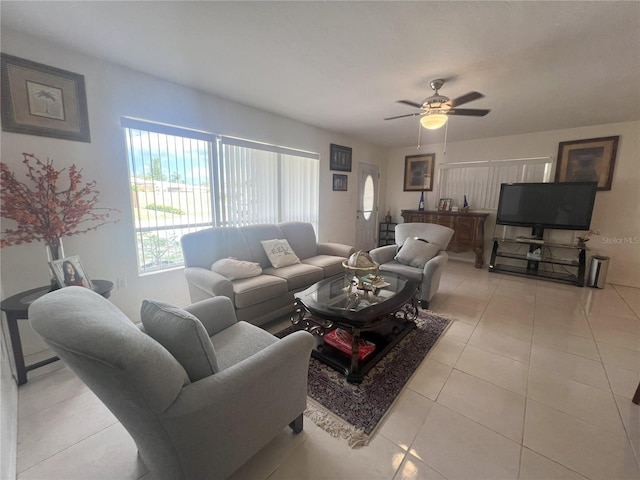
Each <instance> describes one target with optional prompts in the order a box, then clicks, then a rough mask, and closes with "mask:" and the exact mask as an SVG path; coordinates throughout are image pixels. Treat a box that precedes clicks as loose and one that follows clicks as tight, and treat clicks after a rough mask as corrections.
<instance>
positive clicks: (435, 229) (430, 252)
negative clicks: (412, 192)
mask: <svg viewBox="0 0 640 480" xmlns="http://www.w3.org/2000/svg"><path fill="white" fill-rule="evenodd" d="M454 233H455V232H454V230H453V229H451V228H449V227H445V226H442V225H436V224H434V223H399V224H398V225H396V228H395V239H396V245H385V246H383V247H378V248H374V249H373V250H371V251H370V252H369V254H370V255H371V258H372V259H373V260H374V261H375V262H377V263H379V264H380V272H381V274H382V275H383V276H384V272H385V271H387V272H393V273H398V274H400V275H404V276H405V277H409V278H413V279H415V280H418V281H420V282H421V284H420V292H419V294H418V300H419V301H420V306H421V307H422V308H429V302H430V301H431V299H432V298H433V296H434V295H435V294H436V292H437V291H438V287H439V286H440V277H441V276H442V272H443V270H444V266H445V265H446V263H447V260H448V259H449V256H448V255H447V253H446V252H445V250H446V249H447V246H448V245H449V242H450V241H451V237H453V234H454ZM416 240H417V241H416ZM405 244H407V245H405ZM403 247H404V250H403Z"/></svg>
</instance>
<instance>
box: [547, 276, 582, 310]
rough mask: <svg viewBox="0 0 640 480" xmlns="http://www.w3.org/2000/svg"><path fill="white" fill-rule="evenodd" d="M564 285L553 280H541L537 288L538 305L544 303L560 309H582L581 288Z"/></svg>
mask: <svg viewBox="0 0 640 480" xmlns="http://www.w3.org/2000/svg"><path fill="white" fill-rule="evenodd" d="M562 287H563V285H561V284H556V283H552V282H539V283H538V287H537V290H536V307H537V306H542V305H544V306H548V307H553V308H556V309H558V310H567V311H576V310H580V309H581V308H582V303H583V301H582V299H581V292H580V290H581V289H579V288H576V287H571V288H570V289H567V288H562Z"/></svg>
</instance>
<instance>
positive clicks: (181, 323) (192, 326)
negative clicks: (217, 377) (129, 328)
mask: <svg viewBox="0 0 640 480" xmlns="http://www.w3.org/2000/svg"><path fill="white" fill-rule="evenodd" d="M141 319H142V324H143V325H144V329H145V332H146V333H147V334H148V335H149V336H150V337H152V338H153V339H154V340H156V341H157V342H158V343H159V344H161V345H162V346H163V347H164V348H166V349H167V350H168V351H169V352H170V353H171V354H172V355H173V356H174V357H175V358H176V360H178V362H180V364H181V365H182V366H183V368H184V369H185V370H186V372H187V375H189V379H190V380H191V381H192V382H196V381H198V380H200V379H201V378H205V377H208V376H210V375H213V374H214V373H216V372H217V371H218V363H217V360H216V352H215V351H214V348H213V344H212V343H211V340H210V338H209V335H207V331H206V330H205V328H204V326H203V325H202V323H201V322H200V320H198V319H197V318H196V317H195V316H193V315H191V314H190V313H189V312H187V311H185V310H183V309H181V308H178V307H174V306H173V305H168V304H166V303H162V302H154V301H150V300H144V301H143V302H142V309H141Z"/></svg>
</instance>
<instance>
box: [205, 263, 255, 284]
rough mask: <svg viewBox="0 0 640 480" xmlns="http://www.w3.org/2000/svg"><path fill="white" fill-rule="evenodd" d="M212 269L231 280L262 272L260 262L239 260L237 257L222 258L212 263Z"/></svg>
mask: <svg viewBox="0 0 640 480" xmlns="http://www.w3.org/2000/svg"><path fill="white" fill-rule="evenodd" d="M211 270H213V271H214V272H216V273H219V274H220V275H222V276H223V277H226V278H228V279H229V280H237V279H239V278H250V277H255V276H257V275H260V274H261V273H262V268H261V267H260V264H259V263H256V262H249V261H247V260H238V259H236V258H221V259H220V260H218V261H216V262H214V264H213V265H211Z"/></svg>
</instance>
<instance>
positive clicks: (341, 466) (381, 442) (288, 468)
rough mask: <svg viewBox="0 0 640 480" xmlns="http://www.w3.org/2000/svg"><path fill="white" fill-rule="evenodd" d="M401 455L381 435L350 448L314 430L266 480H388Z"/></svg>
mask: <svg viewBox="0 0 640 480" xmlns="http://www.w3.org/2000/svg"><path fill="white" fill-rule="evenodd" d="M405 455H406V452H405V451H404V450H402V449H401V448H400V447H398V446H397V445H395V444H393V443H392V442H390V441H389V440H387V439H386V438H385V437H383V436H381V435H376V436H375V437H374V439H373V440H372V441H371V442H370V443H369V445H368V446H367V447H364V448H354V449H350V448H349V447H347V446H346V443H345V442H344V441H338V440H336V439H335V438H333V437H331V436H330V435H329V434H328V433H326V432H325V431H323V430H320V429H318V430H317V431H315V432H314V433H313V434H312V435H309V438H307V439H306V441H305V442H304V443H303V444H302V445H300V447H299V448H297V449H296V451H295V452H294V453H293V454H292V455H289V456H288V457H287V459H286V460H285V461H284V462H283V463H282V465H281V466H280V467H278V469H277V470H276V471H275V472H274V473H273V475H272V476H270V477H269V480H285V479H286V480H300V479H302V478H304V479H307V480H316V479H317V480H328V479H342V478H344V479H381V480H382V479H390V478H393V476H394V475H395V473H396V471H397V470H398V468H400V465H401V464H402V461H403V460H404V457H405ZM238 480H239V479H238ZM243 480H244V479H243Z"/></svg>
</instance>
